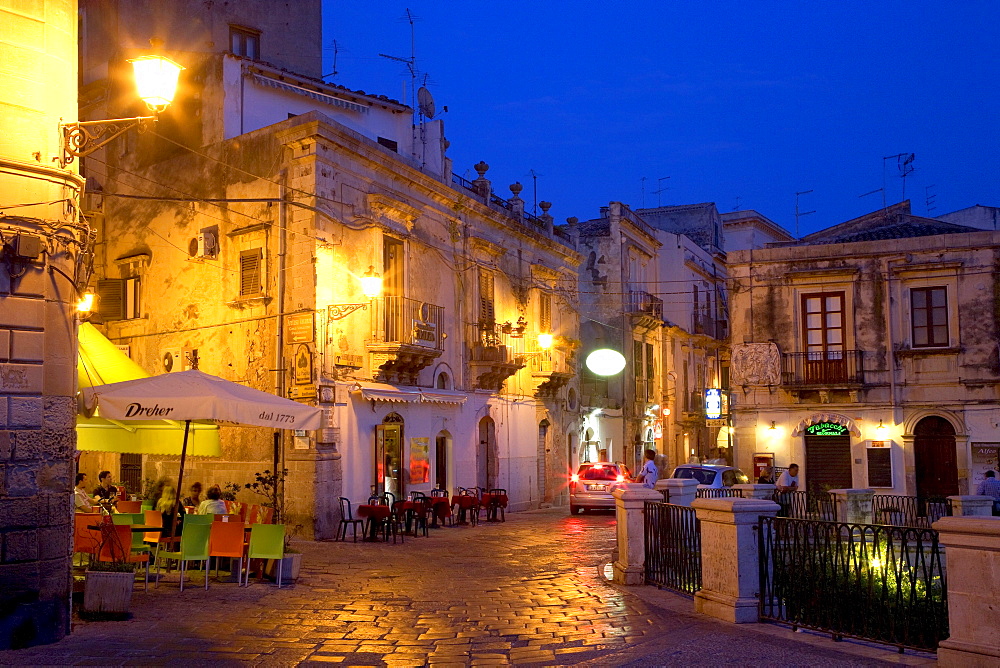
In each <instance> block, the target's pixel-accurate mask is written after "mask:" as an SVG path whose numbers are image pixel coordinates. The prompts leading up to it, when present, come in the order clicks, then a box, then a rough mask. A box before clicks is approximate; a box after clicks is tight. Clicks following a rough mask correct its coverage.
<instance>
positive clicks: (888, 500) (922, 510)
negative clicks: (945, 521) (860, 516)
mask: <svg viewBox="0 0 1000 668" xmlns="http://www.w3.org/2000/svg"><path fill="white" fill-rule="evenodd" d="M950 515H951V501H949V500H948V499H943V498H926V499H925V498H922V497H919V496H897V495H893V494H876V495H875V496H874V497H873V498H872V522H873V523H875V524H891V525H893V526H901V527H923V528H927V529H929V528H930V526H931V525H932V524H934V523H935V522H937V521H938V520H939V519H941V518H942V517H947V516H950Z"/></svg>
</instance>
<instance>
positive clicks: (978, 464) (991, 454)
mask: <svg viewBox="0 0 1000 668" xmlns="http://www.w3.org/2000/svg"><path fill="white" fill-rule="evenodd" d="M998 459H1000V443H973V444H972V484H971V486H970V487H971V489H970V491H969V493H970V494H972V493H975V491H976V488H977V487H979V483H981V482H982V481H983V478H985V477H986V472H987V471H990V470H992V471H997V470H1000V461H998Z"/></svg>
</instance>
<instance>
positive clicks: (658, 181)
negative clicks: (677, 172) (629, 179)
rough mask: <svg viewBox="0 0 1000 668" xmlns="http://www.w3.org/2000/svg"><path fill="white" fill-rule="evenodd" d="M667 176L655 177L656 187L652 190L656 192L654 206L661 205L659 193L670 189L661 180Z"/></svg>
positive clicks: (667, 177) (664, 179)
mask: <svg viewBox="0 0 1000 668" xmlns="http://www.w3.org/2000/svg"><path fill="white" fill-rule="evenodd" d="M669 178H670V177H669V176H661V177H660V178H658V179H656V186H657V187H656V190H654V191H653V192H654V193H655V194H656V206H657V207H661V206H663V205H662V204H661V203H660V193H662V192H663V191H664V190H670V188H669V187H667V186H665V185H663V182H664V181H666V180H667V179H669Z"/></svg>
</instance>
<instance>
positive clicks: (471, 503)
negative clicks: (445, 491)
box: [451, 494, 479, 524]
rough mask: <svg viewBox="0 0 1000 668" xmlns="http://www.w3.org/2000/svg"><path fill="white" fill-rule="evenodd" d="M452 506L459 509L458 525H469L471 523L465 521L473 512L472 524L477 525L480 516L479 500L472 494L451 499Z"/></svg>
mask: <svg viewBox="0 0 1000 668" xmlns="http://www.w3.org/2000/svg"><path fill="white" fill-rule="evenodd" d="M451 505H452V506H453V507H456V506H457V507H458V523H459V524H468V523H469V521H468V520H466V519H465V517H466V513H467V512H469V511H472V523H473V524H475V523H476V520H478V519H479V518H478V517H477V516H478V514H479V499H478V498H477V497H475V496H472V495H470V494H459V495H456V496H453V497H451Z"/></svg>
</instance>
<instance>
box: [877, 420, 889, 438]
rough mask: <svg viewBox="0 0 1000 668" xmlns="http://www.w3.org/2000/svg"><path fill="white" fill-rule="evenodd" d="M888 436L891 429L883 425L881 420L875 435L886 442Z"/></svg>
mask: <svg viewBox="0 0 1000 668" xmlns="http://www.w3.org/2000/svg"><path fill="white" fill-rule="evenodd" d="M888 434H889V428H888V427H886V426H885V425H884V424H882V421H881V420H879V421H878V426H877V427H875V435H876V436H878V437H879V438H880V439H882V440H884V439H885V437H886V436H887V435H888Z"/></svg>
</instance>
